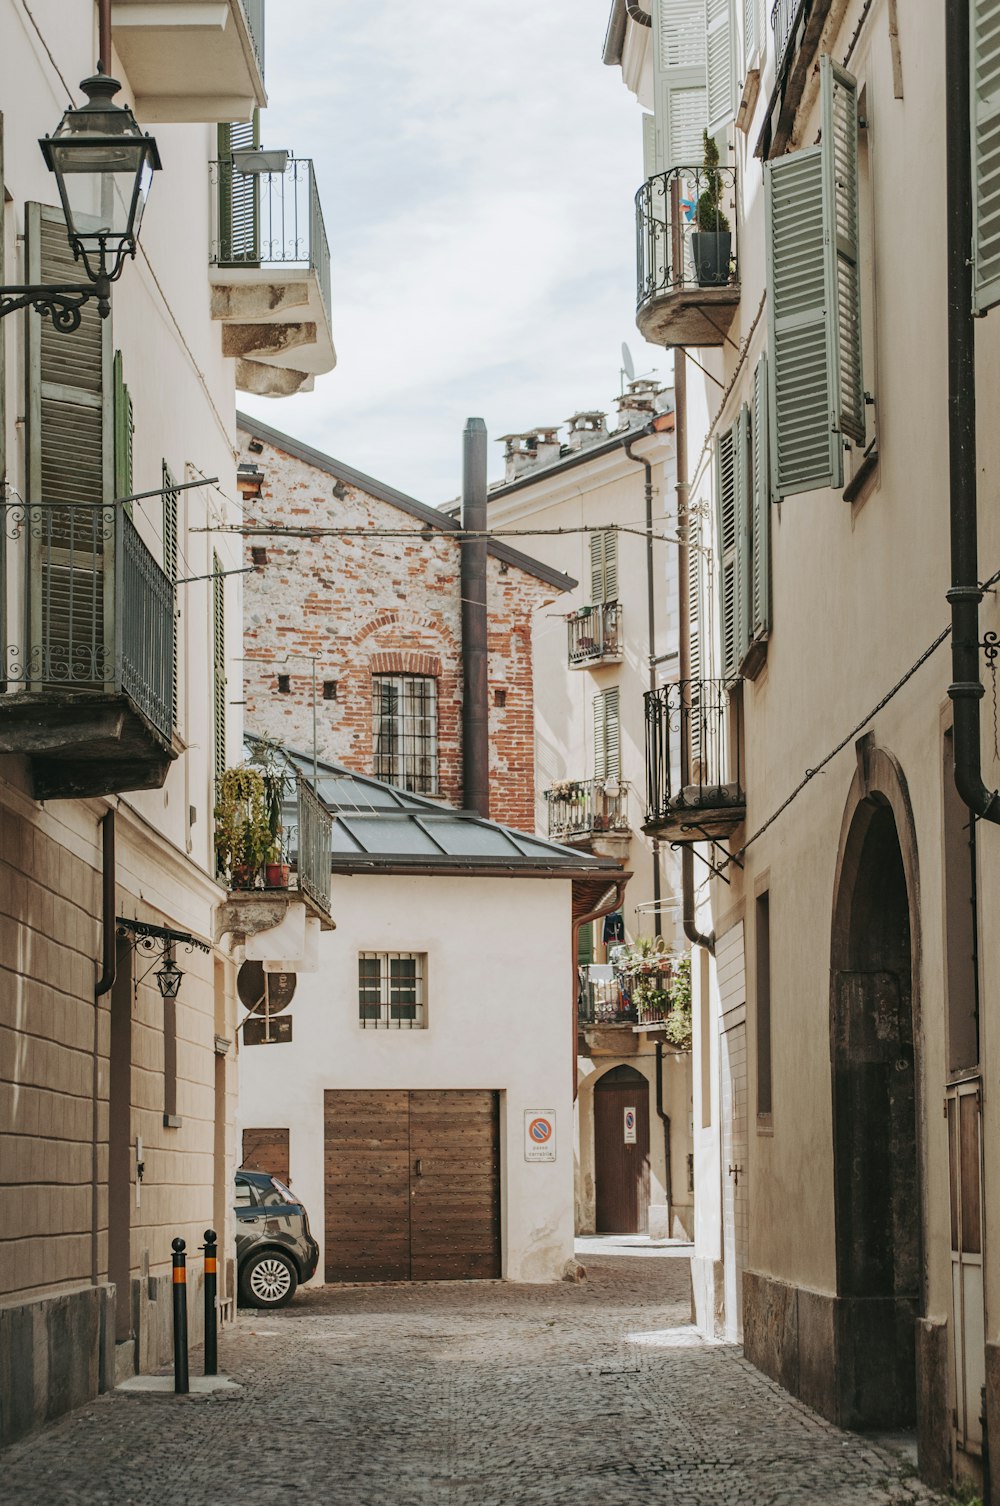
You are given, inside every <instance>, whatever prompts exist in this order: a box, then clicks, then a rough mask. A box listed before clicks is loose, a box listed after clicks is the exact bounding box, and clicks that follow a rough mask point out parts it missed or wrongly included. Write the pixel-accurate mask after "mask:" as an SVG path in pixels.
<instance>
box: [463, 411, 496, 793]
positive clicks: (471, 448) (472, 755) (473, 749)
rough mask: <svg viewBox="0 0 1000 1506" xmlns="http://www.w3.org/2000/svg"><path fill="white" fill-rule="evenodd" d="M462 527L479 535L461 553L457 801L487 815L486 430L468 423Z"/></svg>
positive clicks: (471, 421) (466, 542) (479, 421)
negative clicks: (459, 798)
mask: <svg viewBox="0 0 1000 1506" xmlns="http://www.w3.org/2000/svg"><path fill="white" fill-rule="evenodd" d="M462 528H463V529H467V530H469V531H470V532H471V533H473V534H476V535H478V537H474V538H464V539H462V541H461V545H460V548H461V551H462V576H461V579H462V799H463V803H464V805H465V807H466V809H467V810H471V811H475V812H476V814H477V815H480V816H484V817H488V816H489V814H490V740H489V703H488V696H489V687H488V674H487V653H486V425H485V424H484V422H483V420H482V419H481V418H470V419H469V420H468V421H467V422H466V425H465V431H464V433H463V435H462Z"/></svg>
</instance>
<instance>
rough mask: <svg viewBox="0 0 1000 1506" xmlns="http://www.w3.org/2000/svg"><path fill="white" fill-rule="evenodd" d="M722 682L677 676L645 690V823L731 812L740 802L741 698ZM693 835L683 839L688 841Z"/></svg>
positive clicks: (741, 788)
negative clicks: (669, 683) (699, 814)
mask: <svg viewBox="0 0 1000 1506" xmlns="http://www.w3.org/2000/svg"><path fill="white" fill-rule="evenodd" d="M732 688H733V687H732V685H730V684H729V683H728V682H727V681H725V680H678V681H677V682H676V683H675V684H673V685H664V686H662V687H661V688H660V689H659V690H647V691H646V696H645V701H646V822H647V824H648V825H656V824H657V823H658V822H673V821H675V820H676V819H677V818H678V816H683V815H685V814H687V813H690V816H691V822H692V827H693V828H694V826H695V824H696V822H697V817H698V813H699V812H705V811H715V812H717V811H722V810H725V809H727V808H729V809H733V810H734V811H735V810H737V809H739V808H741V807H742V806H744V805H745V803H746V797H745V795H744V792H743V769H742V752H741V748H742V742H743V736H742V730H743V729H742V699H741V697H740V696H738V695H736V696H734V695H733V694H732ZM694 839H695V833H694V830H692V836H691V838H689V839H688V840H694Z"/></svg>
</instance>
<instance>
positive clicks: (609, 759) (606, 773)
mask: <svg viewBox="0 0 1000 1506" xmlns="http://www.w3.org/2000/svg"><path fill="white" fill-rule="evenodd" d="M620 713H621V708H620V701H619V692H618V687H617V686H615V687H614V689H612V690H602V691H599V692H598V694H597V695H595V697H594V778H595V779H612V778H614V779H620V778H621V773H622V753H621V736H622V734H621V714H620Z"/></svg>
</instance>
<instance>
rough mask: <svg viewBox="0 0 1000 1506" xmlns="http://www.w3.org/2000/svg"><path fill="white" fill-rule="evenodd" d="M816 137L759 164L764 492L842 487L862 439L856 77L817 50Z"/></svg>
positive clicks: (782, 493) (777, 495) (790, 492)
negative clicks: (765, 381)
mask: <svg viewBox="0 0 1000 1506" xmlns="http://www.w3.org/2000/svg"><path fill="white" fill-rule="evenodd" d="M820 93H821V114H822V141H821V144H820V145H819V146H814V147H808V148H807V149H806V150H805V151H800V152H792V153H790V154H789V155H788V156H786V157H778V158H776V159H775V160H774V161H773V162H769V163H766V164H765V168H764V172H765V179H766V192H765V210H766V217H767V249H768V288H767V292H768V318H769V326H770V354H771V358H770V361H769V363H768V371H769V384H770V410H771V443H770V453H771V464H772V495H773V496H774V498H775V499H776V500H779V499H780V498H782V497H788V496H792V495H794V494H795V493H798V492H806V491H815V490H817V489H818V488H820V487H827V486H832V487H841V486H842V485H843V480H844V464H843V446H844V443H845V441H847V440H853V441H854V442H855V443H858V444H863V443H864V437H865V411H864V409H865V402H864V390H863V380H862V364H861V288H860V269H859V260H858V112H857V83H856V81H855V79H854V78H852V76H851V75H850V74H849V73H847V72H845V70H844V69H843V68H840V67H838V66H837V64H836V63H834V62H833V60H832V59H831V58H830V57H828V56H826V55H824V56H823V57H822V58H821V59H820Z"/></svg>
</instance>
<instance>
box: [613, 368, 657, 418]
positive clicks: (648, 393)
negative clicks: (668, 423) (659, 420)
mask: <svg viewBox="0 0 1000 1506" xmlns="http://www.w3.org/2000/svg"><path fill="white" fill-rule="evenodd" d="M662 391H663V388H662V387H661V386H660V384H659V382H656V381H653V380H652V379H651V378H650V377H637V378H636V380H635V381H634V382H629V384H628V386H627V387H626V388H625V391H624V392H623V393H622V395H621V397H619V398H616V399H615V407H616V408H617V409H618V427H619V428H620V429H629V428H631V427H632V426H633V424H647V423H649V420H650V419H651V418H655V417H656V415H657V413H659V412H660V411H661V410H660V408H659V407H658V406H657V401H656V399H657V397H658V396H659V394H660V393H661V392H662Z"/></svg>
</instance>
